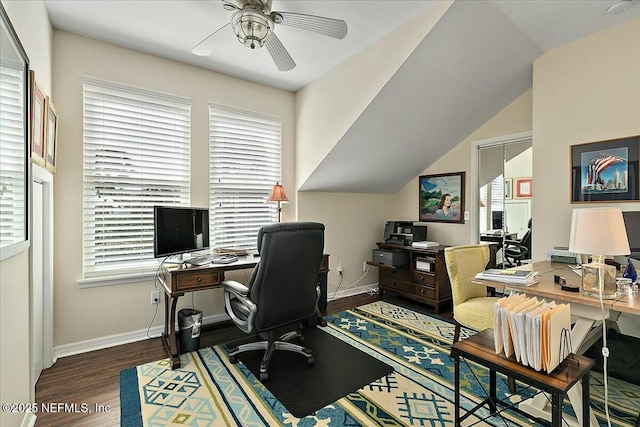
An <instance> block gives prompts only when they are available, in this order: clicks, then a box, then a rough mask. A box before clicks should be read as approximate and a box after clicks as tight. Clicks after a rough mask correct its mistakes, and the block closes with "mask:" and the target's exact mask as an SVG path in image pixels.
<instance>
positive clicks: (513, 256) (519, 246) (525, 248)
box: [504, 219, 531, 267]
mask: <svg viewBox="0 0 640 427" xmlns="http://www.w3.org/2000/svg"><path fill="white" fill-rule="evenodd" d="M527 228H528V230H527V232H526V233H524V236H522V239H520V240H506V241H505V249H504V259H505V264H506V265H507V266H509V267H513V266H516V265H522V261H524V260H526V259H530V258H531V219H529V223H528V224H527Z"/></svg>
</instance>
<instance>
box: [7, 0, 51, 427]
mask: <svg viewBox="0 0 640 427" xmlns="http://www.w3.org/2000/svg"><path fill="white" fill-rule="evenodd" d="M2 4H3V6H4V8H5V10H6V11H7V14H8V15H9V19H10V20H11V23H12V24H13V27H14V28H15V30H16V33H17V34H18V38H19V39H20V41H21V43H22V46H23V47H24V49H25V51H26V53H27V56H28V57H29V60H30V67H31V69H33V70H35V72H36V76H37V79H38V82H39V83H40V84H41V86H42V89H43V90H44V91H45V92H46V93H51V24H50V23H49V18H48V15H47V12H46V10H45V7H44V3H43V2H42V1H40V0H37V1H27V2H25V1H21V2H19V1H3V2H2ZM29 182H31V181H30V180H29ZM29 194H31V191H30V192H29ZM29 280H30V272H29V252H28V251H25V252H22V253H19V254H17V255H14V256H13V257H11V258H8V259H6V260H4V261H1V262H0V379H1V381H0V401H2V403H12V402H15V403H27V402H33V401H34V398H35V390H34V389H33V388H32V387H31V385H30V379H29V378H30V372H31V366H30V363H29V361H30V356H29V352H30V344H29V336H30V316H29V295H30V290H29ZM23 417H24V414H20V413H6V412H4V411H2V412H0V425H2V426H5V425H6V426H15V425H20V423H21V422H22V420H23Z"/></svg>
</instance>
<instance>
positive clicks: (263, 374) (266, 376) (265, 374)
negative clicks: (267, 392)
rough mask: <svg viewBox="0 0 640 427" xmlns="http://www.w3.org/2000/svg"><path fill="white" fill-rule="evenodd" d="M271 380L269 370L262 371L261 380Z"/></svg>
mask: <svg viewBox="0 0 640 427" xmlns="http://www.w3.org/2000/svg"><path fill="white" fill-rule="evenodd" d="M267 380H269V373H268V372H260V381H267Z"/></svg>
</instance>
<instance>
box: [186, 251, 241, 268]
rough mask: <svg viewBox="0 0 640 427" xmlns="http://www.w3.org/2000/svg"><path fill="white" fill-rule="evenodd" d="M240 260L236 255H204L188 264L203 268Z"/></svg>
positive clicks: (194, 258)
mask: <svg viewBox="0 0 640 427" xmlns="http://www.w3.org/2000/svg"><path fill="white" fill-rule="evenodd" d="M237 260H238V256H237V255H235V254H224V255H202V256H197V257H193V258H189V259H188V260H187V261H186V262H187V264H190V265H194V266H197V267H199V266H203V265H207V264H229V263H232V262H235V261H237Z"/></svg>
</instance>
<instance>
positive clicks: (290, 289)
mask: <svg viewBox="0 0 640 427" xmlns="http://www.w3.org/2000/svg"><path fill="white" fill-rule="evenodd" d="M258 248H259V250H260V262H259V263H258V266H257V267H256V270H255V272H254V274H253V277H252V280H251V283H250V286H249V289H250V291H249V297H250V298H251V301H253V302H254V303H255V304H256V306H257V313H256V317H255V321H254V326H255V329H256V331H257V332H260V331H262V330H265V329H270V328H273V327H278V326H283V325H286V324H289V323H292V322H296V321H299V320H303V319H306V318H308V317H310V316H311V315H312V314H313V313H314V312H315V309H316V301H317V293H316V286H317V284H318V268H319V267H320V262H321V261H322V253H323V251H324V225H323V224H319V223H314V222H287V223H281V224H272V225H268V226H265V227H262V228H261V229H260V231H259V232H258Z"/></svg>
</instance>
